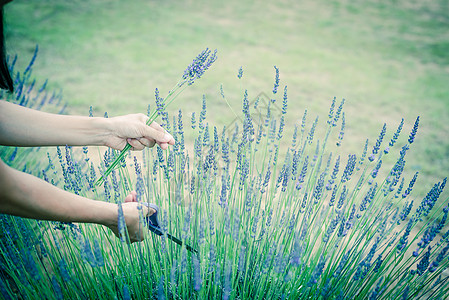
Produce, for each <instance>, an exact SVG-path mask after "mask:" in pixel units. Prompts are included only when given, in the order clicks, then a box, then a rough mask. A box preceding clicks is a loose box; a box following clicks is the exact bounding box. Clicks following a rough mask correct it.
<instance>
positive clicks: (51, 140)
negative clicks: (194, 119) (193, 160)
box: [0, 101, 175, 150]
mask: <svg viewBox="0 0 449 300" xmlns="http://www.w3.org/2000/svg"><path fill="white" fill-rule="evenodd" d="M147 120H148V117H147V116H145V115H143V114H130V115H125V116H119V117H113V118H94V117H83V116H68V115H58V114H51V113H46V112H41V111H37V110H33V109H29V108H26V107H22V106H19V105H16V104H12V103H9V102H7V101H0V145H5V146H60V145H69V146H108V147H111V148H114V149H116V150H122V149H123V148H124V147H125V146H126V144H127V143H129V144H131V146H133V148H134V149H136V150H141V149H143V148H144V147H145V146H146V147H152V146H154V144H155V143H157V144H159V146H160V147H161V148H162V149H167V148H168V145H173V144H174V143H175V141H174V139H173V137H172V136H171V135H170V134H169V133H167V132H166V131H165V130H164V129H163V128H162V127H161V126H160V125H159V124H157V123H156V122H153V123H151V124H150V126H147V125H146V121H147Z"/></svg>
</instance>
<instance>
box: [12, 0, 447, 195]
mask: <svg viewBox="0 0 449 300" xmlns="http://www.w3.org/2000/svg"><path fill="white" fill-rule="evenodd" d="M448 3H449V2H448V1H447V0H433V1H422V0H421V1H416V0H396V1H393V0H390V1H375V0H364V1H359V0H355V1H349V0H329V1H324V0H316V1H312V0H306V1H297V0H295V1H293V0H279V1H252V0H249V1H241V0H239V1H237V0H228V1H218V0H213V1H205V0H201V1H193V0H192V1H143V0H133V1H118V0H96V1H82V0H75V1H56V0H41V1H30V0H14V1H13V2H12V3H10V4H8V5H7V6H6V7H5V19H6V42H7V49H8V53H9V54H11V55H14V54H18V55H19V62H18V64H19V66H21V67H24V66H25V65H26V64H27V63H28V61H29V59H30V58H31V56H32V52H33V50H34V47H35V45H36V44H38V45H39V47H40V50H39V55H38V59H37V61H36V64H35V67H34V76H36V78H37V79H38V81H39V82H43V81H44V80H45V79H46V78H48V79H49V85H50V87H51V88H53V89H56V90H59V89H61V90H62V91H63V95H64V100H65V101H66V102H67V103H68V105H69V106H68V112H69V113H71V114H83V115H87V113H88V109H89V106H90V105H93V107H94V112H95V115H97V116H102V115H103V114H104V112H105V111H107V112H108V113H109V115H110V116H114V115H119V114H125V113H134V112H143V113H146V110H147V105H148V104H150V103H151V104H153V103H154V96H153V95H154V89H155V88H159V90H160V91H161V93H162V95H165V94H166V93H167V92H168V90H169V89H170V88H171V87H172V86H173V85H174V84H175V83H176V81H177V80H178V78H179V76H180V75H181V74H182V71H183V70H184V68H185V66H186V65H187V64H189V63H190V62H191V60H192V59H193V57H194V56H196V54H197V53H199V52H200V51H201V50H202V49H204V48H205V47H210V48H212V49H215V48H217V49H218V51H219V59H218V61H217V62H216V64H215V65H214V66H213V68H212V69H211V70H210V71H208V72H207V73H206V74H205V76H204V78H203V79H201V80H200V81H199V82H198V83H197V84H195V85H194V86H192V87H191V88H190V89H188V90H186V91H185V92H184V93H183V94H182V96H181V97H180V98H179V99H178V100H177V101H176V102H175V104H173V105H172V106H171V107H170V109H169V110H171V111H176V110H177V109H182V110H183V112H184V115H185V116H190V113H191V112H192V111H199V110H200V109H201V99H202V95H203V94H206V96H207V99H208V114H209V120H211V121H213V123H214V124H217V125H220V126H221V125H227V124H228V123H229V122H230V121H231V120H232V119H234V115H233V112H232V111H231V109H230V108H229V107H228V106H227V104H226V103H225V102H223V100H222V99H221V97H220V92H219V87H220V84H223V88H224V91H225V94H226V95H227V98H228V100H229V102H230V105H231V106H232V108H233V109H234V111H237V112H238V111H240V110H241V108H240V107H241V99H242V95H243V90H244V89H245V88H246V89H248V93H249V98H250V99H254V98H255V97H256V96H257V95H258V94H259V93H260V92H265V93H266V94H268V95H270V93H271V90H272V88H273V79H274V74H275V72H274V68H273V66H274V65H276V66H277V67H279V69H280V72H281V75H280V77H281V89H282V88H283V86H284V85H287V86H288V92H289V112H288V117H287V124H288V125H289V128H292V127H293V124H294V123H295V122H298V120H300V119H301V118H302V115H303V112H304V109H308V111H309V116H310V117H309V121H310V123H309V125H310V124H311V121H312V120H313V119H314V118H315V115H319V116H320V119H321V123H320V124H322V127H324V124H323V123H324V122H325V119H326V116H327V112H328V107H329V104H330V100H331V99H332V98H333V97H334V96H336V97H337V99H342V98H345V99H346V101H347V102H346V107H345V112H346V124H347V127H346V133H345V140H344V143H343V145H344V147H342V149H340V150H339V153H340V154H342V155H344V157H346V155H345V154H344V153H357V154H359V153H360V152H361V148H362V146H363V145H364V143H365V140H366V139H367V138H369V139H370V147H372V145H373V143H374V142H375V140H376V138H377V136H378V134H379V131H380V129H381V128H382V125H383V123H387V129H388V131H387V135H386V139H387V142H388V139H389V138H391V136H392V134H393V132H394V131H395V130H396V127H397V125H398V124H399V122H400V120H401V118H402V117H403V118H405V126H404V133H403V135H404V139H405V135H407V134H408V132H409V131H410V129H411V127H412V125H413V122H414V121H415V119H416V117H417V116H418V115H419V116H420V118H421V122H420V130H419V133H418V137H417V139H416V141H415V143H414V144H413V148H412V149H413V150H412V151H410V154H409V157H408V160H407V163H408V164H407V166H406V168H407V170H408V173H407V178H406V179H410V178H411V176H412V174H413V173H414V172H415V171H419V172H420V178H419V181H418V182H419V183H420V184H418V185H417V186H416V190H417V191H418V192H419V193H420V194H423V193H425V192H426V191H427V190H428V189H429V188H430V187H431V186H432V185H433V183H434V182H435V181H440V180H441V179H442V178H443V177H445V176H447V175H448V171H447V170H448V169H449V139H448V132H449V4H448ZM240 66H243V69H244V77H243V79H242V80H238V79H237V76H236V75H237V71H238V69H239V67H240ZM31 121H32V120H28V122H31ZM186 121H187V120H186ZM186 123H188V122H186ZM290 132H291V130H290ZM188 142H189V141H188ZM190 142H191V143H193V141H190Z"/></svg>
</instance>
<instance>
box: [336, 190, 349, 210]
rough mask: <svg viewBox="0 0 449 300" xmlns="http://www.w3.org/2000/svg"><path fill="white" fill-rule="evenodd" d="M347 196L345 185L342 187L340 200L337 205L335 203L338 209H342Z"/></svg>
mask: <svg viewBox="0 0 449 300" xmlns="http://www.w3.org/2000/svg"><path fill="white" fill-rule="evenodd" d="M347 195H348V190H347V189H346V185H343V191H341V194H340V199H339V200H338V203H337V208H338V209H341V208H342V207H343V204H344V203H345V199H346V196H347Z"/></svg>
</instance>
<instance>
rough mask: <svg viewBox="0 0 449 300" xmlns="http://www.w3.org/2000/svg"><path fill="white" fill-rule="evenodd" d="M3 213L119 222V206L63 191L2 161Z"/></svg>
mask: <svg viewBox="0 0 449 300" xmlns="http://www.w3.org/2000/svg"><path fill="white" fill-rule="evenodd" d="M0 213H6V214H12V215H16V216H20V217H25V218H33V219H42V220H53V221H63V222H86V223H97V224H102V225H106V226H114V225H116V224H117V206H116V205H115V204H112V203H107V202H102V201H94V200H90V199H87V198H84V197H81V196H78V195H75V194H72V193H69V192H66V191H64V190H61V189H59V188H57V187H55V186H53V185H51V184H49V183H47V182H45V181H43V180H41V179H39V178H37V177H34V176H32V175H29V174H26V173H22V172H19V171H17V170H14V169H12V168H10V167H8V166H7V165H6V164H5V163H3V162H2V161H1V160H0Z"/></svg>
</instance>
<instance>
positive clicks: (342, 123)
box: [337, 112, 346, 146]
mask: <svg viewBox="0 0 449 300" xmlns="http://www.w3.org/2000/svg"><path fill="white" fill-rule="evenodd" d="M345 126H346V120H345V113H344V112H343V113H342V115H341V129H340V133H339V134H338V141H337V146H340V145H341V141H343V137H344V135H345Z"/></svg>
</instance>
